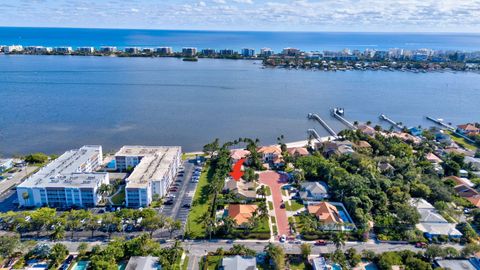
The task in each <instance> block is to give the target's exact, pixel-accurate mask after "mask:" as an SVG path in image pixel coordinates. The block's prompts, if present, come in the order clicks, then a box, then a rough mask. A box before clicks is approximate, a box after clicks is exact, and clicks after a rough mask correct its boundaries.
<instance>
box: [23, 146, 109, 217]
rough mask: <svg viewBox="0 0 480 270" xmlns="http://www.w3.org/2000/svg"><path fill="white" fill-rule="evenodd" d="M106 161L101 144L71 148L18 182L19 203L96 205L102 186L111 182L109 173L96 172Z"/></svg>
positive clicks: (63, 206) (33, 205) (70, 205)
mask: <svg viewBox="0 0 480 270" xmlns="http://www.w3.org/2000/svg"><path fill="white" fill-rule="evenodd" d="M102 164H103V157H102V147H101V146H98V145H86V146H83V147H81V148H80V149H75V150H70V151H67V152H65V153H64V154H62V155H61V156H60V157H58V158H57V159H55V160H53V161H51V162H50V163H49V164H47V165H46V166H45V167H43V168H41V169H40V170H39V171H38V172H36V173H35V174H33V175H32V176H30V177H29V178H27V179H26V180H25V181H24V182H23V183H21V184H20V185H18V187H17V197H18V203H19V204H20V206H23V207H41V206H49V207H55V208H70V207H94V206H96V205H97V204H98V202H99V201H100V199H101V198H100V195H99V194H98V193H97V190H98V188H99V187H100V185H102V184H109V175H108V173H103V172H95V171H96V170H97V169H98V168H99V167H100V166H101V165H102Z"/></svg>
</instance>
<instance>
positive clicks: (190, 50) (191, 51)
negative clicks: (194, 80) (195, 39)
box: [182, 47, 197, 57]
mask: <svg viewBox="0 0 480 270" xmlns="http://www.w3.org/2000/svg"><path fill="white" fill-rule="evenodd" d="M182 55H183V56H190V57H191V56H196V55H197V48H194V47H185V48H182Z"/></svg>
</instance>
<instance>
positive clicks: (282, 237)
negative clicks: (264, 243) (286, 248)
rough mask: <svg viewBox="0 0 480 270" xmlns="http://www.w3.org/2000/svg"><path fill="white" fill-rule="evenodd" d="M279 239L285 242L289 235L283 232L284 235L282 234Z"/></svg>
mask: <svg viewBox="0 0 480 270" xmlns="http://www.w3.org/2000/svg"><path fill="white" fill-rule="evenodd" d="M279 240H280V242H282V243H283V242H285V241H287V237H286V236H285V234H282V236H280V238H279Z"/></svg>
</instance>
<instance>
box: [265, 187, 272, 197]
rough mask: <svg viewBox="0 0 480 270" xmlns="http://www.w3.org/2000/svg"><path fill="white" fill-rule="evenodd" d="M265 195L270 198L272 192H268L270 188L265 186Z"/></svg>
mask: <svg viewBox="0 0 480 270" xmlns="http://www.w3.org/2000/svg"><path fill="white" fill-rule="evenodd" d="M265 194H266V195H267V196H272V191H271V190H270V187H269V186H265Z"/></svg>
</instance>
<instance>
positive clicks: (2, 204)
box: [0, 166, 38, 212]
mask: <svg viewBox="0 0 480 270" xmlns="http://www.w3.org/2000/svg"><path fill="white" fill-rule="evenodd" d="M36 169H38V167H37V166H27V167H22V168H16V170H18V171H17V172H14V173H13V174H7V175H11V176H12V178H11V179H3V180H1V181H0V209H2V212H7V211H13V210H16V209H17V205H16V204H14V203H15V202H16V200H17V194H16V192H15V190H14V189H13V187H16V186H17V185H19V184H20V183H22V181H23V179H25V177H27V176H28V175H29V174H31V173H32V172H34V171H35V170H36Z"/></svg>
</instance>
